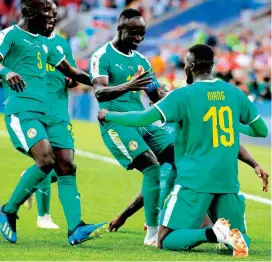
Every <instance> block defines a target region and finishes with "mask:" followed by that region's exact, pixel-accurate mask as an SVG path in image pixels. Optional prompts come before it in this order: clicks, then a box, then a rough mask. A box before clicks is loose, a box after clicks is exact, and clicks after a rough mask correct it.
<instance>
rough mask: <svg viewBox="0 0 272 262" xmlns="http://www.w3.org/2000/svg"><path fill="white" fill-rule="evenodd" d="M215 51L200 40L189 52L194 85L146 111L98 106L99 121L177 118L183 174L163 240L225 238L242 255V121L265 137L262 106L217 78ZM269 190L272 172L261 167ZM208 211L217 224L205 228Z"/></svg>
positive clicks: (166, 215)
mask: <svg viewBox="0 0 272 262" xmlns="http://www.w3.org/2000/svg"><path fill="white" fill-rule="evenodd" d="M213 63H214V53H213V51H212V49H211V48H209V47H208V46H205V45H195V46H193V47H191V48H190V49H189V52H188V54H187V55H186V58H185V72H186V75H187V83H188V84H190V85H189V86H188V87H184V88H179V89H176V90H174V91H173V92H171V93H170V94H169V95H168V96H167V97H166V98H165V99H163V100H162V101H160V102H158V103H157V104H155V105H154V106H152V107H151V108H150V109H148V110H146V111H144V112H128V113H108V112H107V110H101V111H100V112H99V120H100V121H110V122H111V123H112V122H113V123H118V124H122V125H127V126H145V125H148V124H150V123H153V122H155V121H158V120H162V121H164V122H176V123H178V127H177V136H176V140H175V159H176V166H177V171H178V177H177V179H176V180H175V184H174V187H173V189H172V191H171V194H170V195H169V197H168V198H167V200H166V202H165V205H164V208H163V211H162V215H161V227H160V231H159V247H160V248H164V249H169V250H188V249H191V248H193V247H195V246H197V245H200V244H201V243H205V242H209V243H215V242H219V243H223V244H226V245H228V247H229V248H230V249H232V250H233V255H234V256H236V257H247V256H248V248H249V237H248V235H246V226H245V220H244V215H245V202H244V197H243V196H242V195H240V194H239V182H238V161H237V156H238V152H239V122H241V123H243V124H245V125H247V126H246V127H245V129H246V130H247V132H248V134H249V133H250V134H251V135H252V136H258V137H265V136H267V133H268V131H267V127H266V125H265V123H264V121H263V120H262V119H261V118H260V115H259V114H258V112H257V110H256V107H255V106H254V104H253V103H251V102H250V101H249V99H248V98H247V96H246V95H245V94H244V93H243V92H242V91H241V90H240V89H238V88H236V87H235V86H232V85H230V84H228V83H226V82H223V81H219V80H216V79H213V78H212V76H211V71H212V67H213ZM258 175H259V177H261V178H262V180H263V190H264V191H267V190H268V175H267V174H266V173H264V172H263V171H261V170H259V174H258ZM207 212H209V214H210V217H211V219H212V221H213V222H214V223H215V225H214V226H213V227H208V228H204V229H199V227H200V224H201V222H202V220H203V218H204V216H205V214H206V213H207Z"/></svg>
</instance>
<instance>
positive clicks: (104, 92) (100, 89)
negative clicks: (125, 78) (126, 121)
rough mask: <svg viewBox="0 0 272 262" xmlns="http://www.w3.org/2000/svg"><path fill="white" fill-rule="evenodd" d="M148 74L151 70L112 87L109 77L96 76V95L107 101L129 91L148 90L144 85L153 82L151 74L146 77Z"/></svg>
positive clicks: (100, 100) (99, 98) (100, 99)
mask: <svg viewBox="0 0 272 262" xmlns="http://www.w3.org/2000/svg"><path fill="white" fill-rule="evenodd" d="M148 74H149V71H146V72H143V73H142V74H140V75H138V76H137V77H135V78H134V79H132V80H131V81H129V82H126V83H124V84H121V85H118V86H110V87H109V86H108V85H109V81H108V77H103V76H99V77H97V78H94V79H93V86H94V92H95V96H96V98H97V100H98V101H99V102H105V101H110V100H113V99H116V98H118V97H119V96H121V95H123V94H125V93H127V92H129V91H139V90H147V89H148V88H147V87H144V85H146V84H150V83H151V82H152V77H151V76H150V77H146V75H148Z"/></svg>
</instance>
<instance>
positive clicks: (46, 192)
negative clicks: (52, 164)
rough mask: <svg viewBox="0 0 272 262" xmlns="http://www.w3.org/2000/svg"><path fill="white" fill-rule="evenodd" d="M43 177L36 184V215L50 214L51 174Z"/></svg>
mask: <svg viewBox="0 0 272 262" xmlns="http://www.w3.org/2000/svg"><path fill="white" fill-rule="evenodd" d="M53 172H55V171H52V172H51V173H50V174H49V175H48V176H47V178H45V179H44V180H43V181H42V182H41V183H40V184H39V185H38V186H37V190H36V193H35V195H36V201H37V207H38V216H40V217H42V216H44V215H45V214H50V198H51V174H52V173H53Z"/></svg>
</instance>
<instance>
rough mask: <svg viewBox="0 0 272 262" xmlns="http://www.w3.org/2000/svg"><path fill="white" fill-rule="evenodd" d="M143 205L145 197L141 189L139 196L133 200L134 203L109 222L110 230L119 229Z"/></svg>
mask: <svg viewBox="0 0 272 262" xmlns="http://www.w3.org/2000/svg"><path fill="white" fill-rule="evenodd" d="M143 206H144V199H143V195H142V191H141V192H140V193H139V194H138V196H137V197H136V198H135V199H134V200H133V201H132V203H131V204H129V205H128V207H127V208H126V209H125V210H124V211H123V212H122V213H121V214H120V215H119V216H118V217H116V218H115V219H113V220H112V221H111V222H110V223H109V231H110V232H112V231H117V230H118V229H119V228H120V227H121V226H122V225H123V224H124V223H125V222H126V220H127V219H128V218H129V217H130V216H132V215H133V214H135V213H136V212H137V211H138V210H140V209H141V208H142V207H143Z"/></svg>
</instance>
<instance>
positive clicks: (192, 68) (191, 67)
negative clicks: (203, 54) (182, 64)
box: [190, 63, 195, 72]
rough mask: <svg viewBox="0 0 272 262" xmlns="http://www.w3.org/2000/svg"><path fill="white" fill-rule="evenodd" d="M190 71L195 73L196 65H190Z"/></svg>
mask: <svg viewBox="0 0 272 262" xmlns="http://www.w3.org/2000/svg"><path fill="white" fill-rule="evenodd" d="M190 69H191V72H193V71H194V69H195V63H191V65H190Z"/></svg>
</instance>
